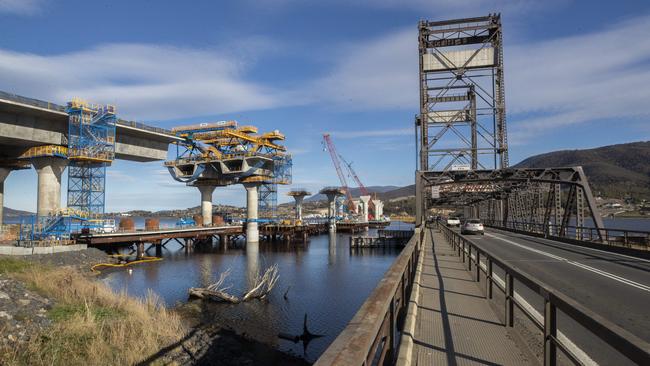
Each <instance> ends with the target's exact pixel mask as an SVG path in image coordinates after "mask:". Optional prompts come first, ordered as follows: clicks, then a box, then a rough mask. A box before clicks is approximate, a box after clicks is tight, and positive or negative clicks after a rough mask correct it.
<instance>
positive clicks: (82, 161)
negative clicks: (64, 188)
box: [66, 99, 117, 214]
mask: <svg viewBox="0 0 650 366" xmlns="http://www.w3.org/2000/svg"><path fill="white" fill-rule="evenodd" d="M66 111H67V112H68V122H69V123H68V159H69V160H70V163H69V165H68V208H71V209H75V210H81V211H86V212H90V213H94V214H102V213H104V207H105V206H104V198H105V197H104V196H105V188H106V166H107V165H110V164H111V162H112V161H113V159H114V158H115V122H116V120H117V118H116V116H115V107H114V106H111V105H106V106H96V105H92V104H89V103H87V102H85V101H82V100H79V99H73V100H72V101H71V102H70V103H68V106H67V109H66Z"/></svg>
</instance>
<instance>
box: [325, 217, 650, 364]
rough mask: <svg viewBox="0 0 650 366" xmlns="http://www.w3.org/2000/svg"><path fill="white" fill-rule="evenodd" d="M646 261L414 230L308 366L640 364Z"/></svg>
mask: <svg viewBox="0 0 650 366" xmlns="http://www.w3.org/2000/svg"><path fill="white" fill-rule="evenodd" d="M649 301H650V261H649V260H646V259H642V258H636V257H632V256H628V255H624V254H619V253H613V252H609V251H604V250H599V249H594V248H589V247H584V246H579V245H576V244H570V243H564V242H561V241H556V240H549V239H544V238H539V237H535V236H529V235H525V234H521V233H512V232H508V231H502V230H497V229H488V230H486V232H485V235H483V236H480V235H476V236H466V235H461V234H459V233H458V232H457V230H456V229H452V228H448V227H446V226H443V225H441V224H440V225H437V224H433V225H431V226H430V227H425V226H421V227H420V228H417V229H416V232H415V235H414V236H413V237H412V238H411V240H410V242H409V244H408V245H407V247H406V248H405V249H404V251H403V252H402V254H401V255H400V257H399V258H398V259H397V260H396V262H395V263H394V264H393V266H392V267H391V268H390V269H389V270H388V271H387V273H386V275H385V277H384V278H383V279H382V280H381V282H380V283H379V285H378V286H377V288H376V289H375V291H374V292H373V293H372V294H371V296H370V297H369V298H368V299H367V301H366V302H365V303H364V304H363V306H362V307H361V308H360V310H359V311H358V312H357V314H356V315H355V317H354V318H353V319H352V320H351V321H350V323H349V324H348V326H347V327H346V328H345V330H344V331H343V332H342V333H341V334H340V335H339V337H338V338H337V339H336V340H335V341H334V342H333V343H332V345H331V346H330V347H329V348H328V349H327V351H326V352H325V353H324V354H323V355H322V356H321V357H320V359H319V360H318V362H317V364H318V365H392V364H398V365H434V364H435V365H440V364H448V365H458V364H483V365H525V364H539V363H543V364H545V365H556V364H580V365H596V364H610V365H634V364H650V343H649V341H650V331H649V329H650V326H649V325H650V323H649V322H650V318H649V317H648V314H649V313H648V311H647V304H648V302H649Z"/></svg>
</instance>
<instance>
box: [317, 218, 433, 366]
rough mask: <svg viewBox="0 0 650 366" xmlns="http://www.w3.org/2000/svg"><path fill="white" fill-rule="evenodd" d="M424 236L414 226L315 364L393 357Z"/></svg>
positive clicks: (374, 362) (392, 359)
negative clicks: (371, 289)
mask: <svg viewBox="0 0 650 366" xmlns="http://www.w3.org/2000/svg"><path fill="white" fill-rule="evenodd" d="M423 239H424V231H419V230H416V232H415V235H413V236H412V237H411V240H409V242H408V244H407V245H406V247H404V249H403V250H402V253H401V254H400V255H399V256H398V257H397V259H396V260H395V262H394V263H393V265H392V266H391V267H390V268H389V269H388V271H386V274H385V275H384V277H383V278H382V279H381V281H380V282H379V284H378V285H377V287H376V288H375V289H374V291H373V292H372V293H371V294H370V296H369V297H368V299H366V301H365V302H364V303H363V305H361V308H360V309H359V311H357V313H356V314H355V315H354V317H353V318H352V320H351V321H350V322H349V323H348V325H347V326H346V327H345V329H344V330H343V332H341V334H339V336H338V337H336V339H335V340H334V342H332V344H331V345H330V346H329V347H328V348H327V350H325V352H324V353H323V354H322V355H321V356H320V358H319V359H318V360H317V361H316V363H315V365H319V366H324V365H340V366H350V365H389V364H393V363H394V362H395V360H396V357H397V346H398V345H399V337H400V336H401V333H400V331H399V330H400V329H402V327H403V323H404V318H405V315H406V311H407V307H408V298H409V295H410V293H411V288H412V286H413V281H414V278H415V271H416V268H417V263H418V260H419V259H420V251H421V248H422V242H423Z"/></svg>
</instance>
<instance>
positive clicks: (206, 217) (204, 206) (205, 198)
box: [196, 185, 216, 226]
mask: <svg viewBox="0 0 650 366" xmlns="http://www.w3.org/2000/svg"><path fill="white" fill-rule="evenodd" d="M196 188H198V189H199V192H201V216H202V217H203V218H202V220H203V226H210V225H212V192H214V189H215V188H216V187H215V186H208V185H205V186H196Z"/></svg>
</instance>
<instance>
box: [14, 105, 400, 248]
mask: <svg viewBox="0 0 650 366" xmlns="http://www.w3.org/2000/svg"><path fill="white" fill-rule="evenodd" d="M3 97H4V98H5V99H4V101H5V102H4V103H5V104H4V105H5V106H6V108H7V112H10V113H15V114H17V115H21V116H22V115H29V114H30V113H33V114H35V113H38V116H39V117H41V116H42V115H43V114H45V115H46V116H47V114H48V113H51V114H52V116H51V118H53V119H55V120H56V122H63V121H62V120H61V117H62V116H63V115H64V116H65V117H66V121H65V122H67V123H65V125H64V124H63V123H59V126H57V128H61V139H62V141H67V144H48V145H39V144H38V142H37V141H29V142H28V144H29V145H36V146H27V147H22V146H19V147H16V148H13V147H12V150H13V149H15V150H16V151H17V152H16V154H15V156H6V157H4V158H3V160H2V166H3V168H1V169H2V171H3V172H4V173H3V179H5V178H6V177H7V176H8V175H9V173H10V172H11V171H12V170H15V169H29V168H30V167H31V166H34V168H35V169H36V170H37V172H38V195H37V206H38V210H37V213H36V214H35V215H26V216H22V217H21V218H20V223H19V224H18V225H15V224H14V225H11V226H6V225H4V226H3V228H4V229H3V231H4V232H5V235H4V236H5V239H9V240H10V241H11V240H13V241H14V244H15V247H16V248H15V249H11V251H12V252H21V253H22V252H26V251H29V250H32V251H34V250H35V251H36V252H40V251H51V250H55V251H56V250H64V249H63V248H56V247H61V246H65V245H75V244H90V245H94V244H96V243H99V242H102V243H107V242H111V243H121V244H125V245H131V244H134V243H136V242H140V243H141V242H142V241H141V240H134V239H133V238H132V237H131V236H129V235H126V236H125V235H123V234H124V233H127V232H131V233H134V234H135V233H138V232H141V231H146V232H152V231H153V232H155V231H156V230H161V229H162V228H160V227H159V224H157V221H156V219H154V218H151V219H148V220H147V222H146V224H145V227H144V228H136V227H135V225H134V223H133V221H132V220H131V219H129V218H128V217H119V216H118V217H115V216H110V215H106V213H105V207H106V205H105V196H106V195H105V191H106V185H107V180H106V171H107V169H110V166H111V163H112V162H113V161H114V160H115V159H116V158H123V157H122V155H121V154H120V150H119V149H117V153H116V146H118V147H121V146H120V145H119V144H120V142H121V138H123V139H126V140H127V141H128V142H129V143H130V144H131V145H134V146H131V148H132V149H131V151H136V154H137V153H139V151H138V150H137V149H138V148H139V149H141V150H142V151H143V153H145V154H146V153H149V152H148V151H146V149H148V148H149V146H147V143H148V142H145V141H142V142H140V141H137V140H134V139H129V138H128V137H122V135H121V134H120V132H121V131H122V130H124V129H127V128H128V129H129V132H130V133H132V130H136V131H137V132H138V133H142V134H144V135H145V138H146V137H150V136H146V135H152V134H155V135H156V138H158V139H160V140H162V141H163V142H162V143H161V144H159V146H157V148H158V149H160V150H161V152H162V150H163V149H164V150H167V151H165V153H167V152H168V151H169V152H170V153H171V154H172V156H174V159H172V160H167V161H164V163H163V167H162V168H161V169H167V170H168V171H169V173H170V175H171V177H172V178H173V179H174V180H175V181H177V182H178V184H184V185H186V186H187V187H190V188H191V187H193V188H196V189H197V190H198V192H197V196H198V198H200V200H199V202H200V207H201V208H200V214H195V215H192V216H191V217H178V222H177V225H176V226H177V228H178V229H179V230H181V229H182V233H178V234H177V235H176V234H175V235H172V236H173V237H174V238H184V239H188V240H189V241H188V242H190V241H191V242H192V243H193V242H195V241H199V242H205V241H206V240H207V241H211V240H218V238H222V240H227V239H224V238H226V236H223V235H221V236H219V235H216V234H214V233H213V235H208V234H205V233H206V231H205V228H207V227H227V229H224V230H226V231H227V232H228V234H229V235H230V238H231V240H236V239H237V238H242V239H245V241H246V243H249V244H253V245H255V244H256V243H257V242H258V241H259V240H260V238H262V239H263V240H269V241H275V240H278V238H281V240H283V241H288V242H292V241H299V242H304V241H305V240H307V237H308V235H311V234H313V233H320V232H322V229H321V227H324V226H326V227H329V230H330V231H335V230H336V226H337V223H341V225H342V226H341V227H343V228H345V229H344V230H347V231H350V232H357V231H363V230H367V229H368V227H384V226H387V225H388V224H389V221H388V219H387V218H386V217H384V216H383V212H382V208H383V203H382V202H381V201H380V200H379V199H377V198H376V197H373V196H372V195H371V193H370V192H368V190H367V189H366V188H365V186H364V185H363V183H362V182H361V180H360V178H359V176H358V175H357V174H356V172H355V171H354V169H353V167H352V164H351V163H348V162H347V161H346V160H345V159H344V158H343V156H342V155H340V154H339V153H338V152H337V151H336V148H335V146H334V143H333V141H332V139H331V136H330V135H329V134H324V135H323V145H324V147H325V150H327V151H328V152H329V155H330V157H331V160H332V163H333V167H334V171H335V172H336V176H337V177H338V178H339V180H340V184H341V185H340V186H339V187H329V188H324V189H323V190H322V191H321V192H320V193H324V194H326V196H327V197H328V203H327V207H328V210H327V212H326V213H325V212H323V214H316V215H310V217H308V218H305V217H303V214H302V212H303V209H302V205H303V200H304V199H305V198H306V197H309V196H311V195H312V193H311V192H309V191H307V190H305V189H303V188H294V189H291V190H290V191H289V192H288V194H287V196H289V197H291V198H293V200H294V205H293V209H292V212H291V213H288V212H284V213H283V214H279V212H278V186H279V185H284V186H290V185H291V182H292V164H293V162H292V156H291V153H290V152H289V151H287V149H286V147H285V146H284V145H283V142H284V140H285V136H284V134H282V133H281V132H280V131H278V130H273V131H269V132H260V131H259V130H258V128H257V127H256V126H252V125H240V124H239V123H238V122H237V121H234V120H230V121H218V122H207V123H199V124H193V125H186V126H178V127H174V128H172V129H170V130H165V129H160V128H154V127H150V126H146V125H142V124H136V123H133V122H127V121H124V120H120V119H119V118H118V117H117V108H116V106H113V105H95V104H91V103H89V102H86V101H84V100H81V99H74V100H72V101H71V102H69V103H68V104H67V105H66V106H65V107H62V106H58V105H56V104H53V103H47V102H42V101H38V100H34V99H30V98H25V97H20V96H16V95H11V94H7V93H4V94H3ZM43 106H45V108H43ZM56 122H55V121H52V123H53V124H54V123H56ZM133 127H135V128H133ZM44 133H47V131H44ZM131 153H132V152H131ZM157 155H158V156H161V155H162V154H157ZM165 155H167V154H165ZM158 156H156V157H149V156H142V157H140V156H138V157H137V158H135V159H134V160H140V161H155V160H158ZM66 168H67V169H68V171H67V172H68V173H67V177H68V184H67V187H68V189H67V190H68V192H67V195H66V196H65V197H66V198H67V202H66V204H65V205H63V204H62V202H61V177H62V174H63V171H64V170H65V169H66ZM344 170H345V173H344ZM334 171H333V173H334ZM350 178H351V179H353V180H354V183H355V184H356V186H358V189H360V192H361V195H360V197H359V198H358V199H354V198H353V196H352V194H351V187H350V186H349V185H348V179H350ZM231 185H241V186H243V187H244V188H245V190H246V200H245V202H246V206H245V207H246V208H245V215H244V216H243V217H238V216H232V215H224V214H223V213H221V212H214V210H213V193H214V192H215V190H217V189H219V188H220V187H226V186H231ZM235 227H236V228H235ZM191 228H196V229H197V230H198V231H197V232H193V231H192V230H190V229H191ZM164 229H165V230H166V231H170V230H172V231H173V228H168V227H167V228H164ZM188 230H190V231H189V233H188ZM233 233H234V234H235V235H234V236H233V235H231V234H233ZM117 234H120V236H119V237H120V238H122V239H120V240H121V241H120V240H108V241H107V240H105V239H101V238H99V237H106V236H111V235H117ZM169 235H170V234H166V235H164V237H169ZM95 237H98V239H95ZM153 237H155V235H154V236H149V237H148V238H149V239H151V238H153ZM168 239H169V238H168ZM190 239H191V240H190ZM150 242H151V243H153V244H155V245H163V242H162V240H158V239H156V240H152V241H150ZM52 247H54V249H46V248H52ZM21 248H24V249H21ZM32 248H37V249H32ZM70 248H72V247H70Z"/></svg>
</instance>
